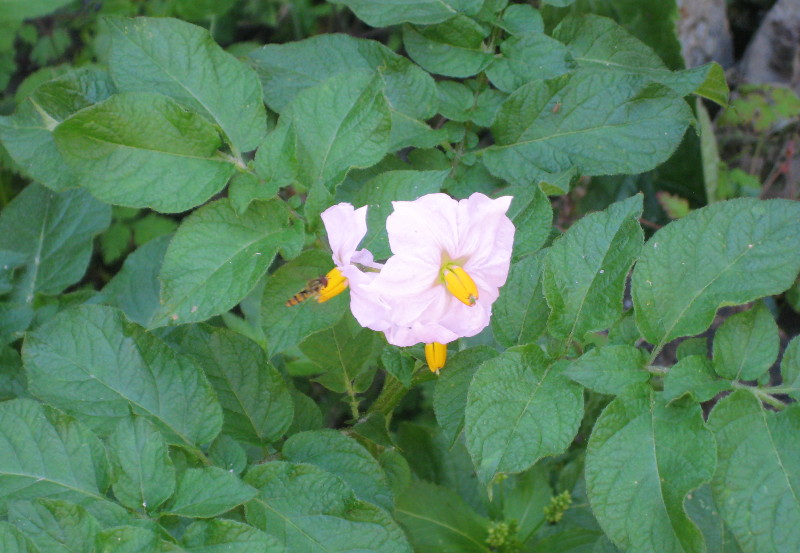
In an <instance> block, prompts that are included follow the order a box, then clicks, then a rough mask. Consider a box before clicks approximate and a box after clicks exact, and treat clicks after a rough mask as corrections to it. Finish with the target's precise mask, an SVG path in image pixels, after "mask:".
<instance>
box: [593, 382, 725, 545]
mask: <svg viewBox="0 0 800 553" xmlns="http://www.w3.org/2000/svg"><path fill="white" fill-rule="evenodd" d="M715 462H716V454H715V448H714V437H713V436H712V434H711V432H709V431H708V430H707V429H706V428H705V426H704V424H703V416H702V412H701V409H700V406H699V405H696V404H687V405H681V406H677V405H675V406H666V405H665V403H664V401H663V400H662V399H661V398H659V397H657V396H656V397H654V396H653V394H652V393H651V392H648V391H647V390H644V391H642V390H638V389H636V388H633V389H630V390H629V392H628V393H626V394H623V395H621V396H619V397H618V398H617V399H615V400H614V401H613V402H611V404H609V406H608V407H606V409H605V410H604V411H603V413H602V414H601V415H600V418H599V419H597V424H596V425H595V427H594V430H593V431H592V436H591V438H590V439H589V447H588V449H587V452H586V487H587V491H588V493H589V500H590V502H591V506H592V510H593V512H594V514H595V516H596V517H597V521H598V522H599V523H600V526H601V527H602V528H603V530H604V531H605V533H606V534H607V535H608V536H609V537H610V538H611V539H612V540H613V541H614V542H615V543H616V544H617V545H618V546H620V547H621V548H622V549H623V550H625V551H628V552H630V553H646V552H647V553H649V552H652V551H681V552H685V553H695V552H696V553H701V552H704V551H705V550H706V549H705V543H704V540H703V536H702V534H701V533H700V531H699V530H698V529H697V527H696V526H695V525H694V524H693V523H692V521H691V520H690V519H689V518H688V517H687V516H686V511H685V509H684V506H683V504H684V499H685V497H686V495H687V494H688V493H689V492H690V491H692V490H693V489H695V488H697V487H698V486H700V485H701V484H703V483H704V482H708V481H709V480H710V479H711V476H712V475H713V473H714V466H715ZM643 521H646V522H645V523H643Z"/></svg>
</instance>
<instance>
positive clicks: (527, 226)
mask: <svg viewBox="0 0 800 553" xmlns="http://www.w3.org/2000/svg"><path fill="white" fill-rule="evenodd" d="M502 194H503V195H510V196H513V197H514V200H513V201H512V202H511V207H510V208H509V209H508V216H509V218H510V219H511V221H512V222H513V223H514V226H515V227H516V229H517V231H516V233H515V234H514V259H520V258H521V257H524V256H526V255H530V254H532V253H536V252H537V251H539V249H541V247H542V246H544V244H545V242H547V239H548V238H549V237H550V231H551V229H552V223H553V207H552V206H551V205H550V199H549V198H548V197H547V195H545V193H544V192H542V190H541V188H539V187H538V186H511V187H508V188H505V189H504V190H503V192H502Z"/></svg>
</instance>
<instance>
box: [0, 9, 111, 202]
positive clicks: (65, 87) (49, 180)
mask: <svg viewBox="0 0 800 553" xmlns="http://www.w3.org/2000/svg"><path fill="white" fill-rule="evenodd" d="M0 9H2V8H0ZM0 19H1V18H0ZM113 93H114V84H113V83H112V82H111V78H110V76H109V75H108V73H106V72H105V71H101V70H99V69H94V68H83V69H76V70H73V71H70V72H69V73H67V74H66V75H61V76H59V77H57V78H55V79H53V80H51V81H48V82H45V83H43V84H41V85H39V87H37V88H36V90H35V91H34V92H33V93H32V94H31V95H29V96H28V97H26V98H25V99H24V100H23V101H22V103H21V104H20V106H19V108H18V109H17V111H16V112H15V113H14V115H12V116H10V117H0V140H2V143H3V147H4V148H5V149H6V150H7V151H8V153H9V155H10V156H11V157H12V158H13V159H14V161H15V162H16V163H18V164H19V166H20V167H21V168H22V169H23V170H24V171H25V173H26V174H28V175H30V176H31V178H32V179H33V180H36V181H39V182H40V183H42V184H44V185H45V186H47V187H48V188H51V189H53V190H56V191H61V190H65V189H67V188H71V187H74V186H77V185H78V180H77V177H76V175H75V174H74V173H73V172H72V171H71V170H70V169H69V167H65V165H64V160H63V158H62V157H61V154H60V153H59V151H58V148H56V144H55V141H54V140H53V129H55V127H56V125H58V124H59V123H61V122H62V121H63V120H64V119H66V118H68V117H69V116H70V115H72V114H73V113H75V112H77V111H79V110H81V109H83V108H85V107H89V106H91V105H93V104H96V103H98V102H101V101H103V100H105V99H106V98H108V97H109V96H110V95H111V94H113Z"/></svg>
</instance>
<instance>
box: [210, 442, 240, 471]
mask: <svg viewBox="0 0 800 553" xmlns="http://www.w3.org/2000/svg"><path fill="white" fill-rule="evenodd" d="M208 458H209V459H210V460H211V462H212V463H214V466H216V467H219V468H221V469H225V470H227V471H228V472H233V473H235V474H238V475H240V476H241V474H242V473H243V472H244V469H245V468H246V466H247V452H246V451H245V450H244V447H242V446H241V445H240V444H239V442H237V441H236V440H234V439H233V438H231V437H230V436H228V435H227V434H220V435H219V436H217V439H216V440H214V442H213V443H212V444H211V447H209V448H208Z"/></svg>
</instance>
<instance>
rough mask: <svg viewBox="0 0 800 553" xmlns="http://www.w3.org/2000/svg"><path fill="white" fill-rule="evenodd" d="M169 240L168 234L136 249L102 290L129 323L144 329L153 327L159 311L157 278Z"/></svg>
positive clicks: (159, 290) (159, 291)
mask: <svg viewBox="0 0 800 553" xmlns="http://www.w3.org/2000/svg"><path fill="white" fill-rule="evenodd" d="M170 240H172V235H171V234H169V235H166V236H161V237H159V238H156V239H155V240H151V241H150V242H148V243H147V244H145V245H144V246H141V247H139V248H137V249H136V251H134V252H133V253H132V254H130V255H129V256H128V257H126V258H125V263H124V264H123V265H122V269H120V270H119V272H118V273H117V274H116V275H114V277H113V278H112V279H111V280H109V281H108V284H106V286H105V288H103V294H104V295H105V296H106V297H107V298H109V301H110V302H111V303H112V304H113V305H115V306H116V307H119V308H120V309H122V311H124V312H125V316H126V317H127V318H128V319H129V320H131V321H133V322H135V323H137V324H140V325H142V326H144V327H147V326H150V325H152V324H153V323H154V320H153V318H154V317H155V315H156V313H157V312H158V309H159V307H161V281H160V280H158V274H159V273H160V272H161V265H162V264H163V263H164V255H165V254H166V252H167V247H168V246H169V243H170Z"/></svg>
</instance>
